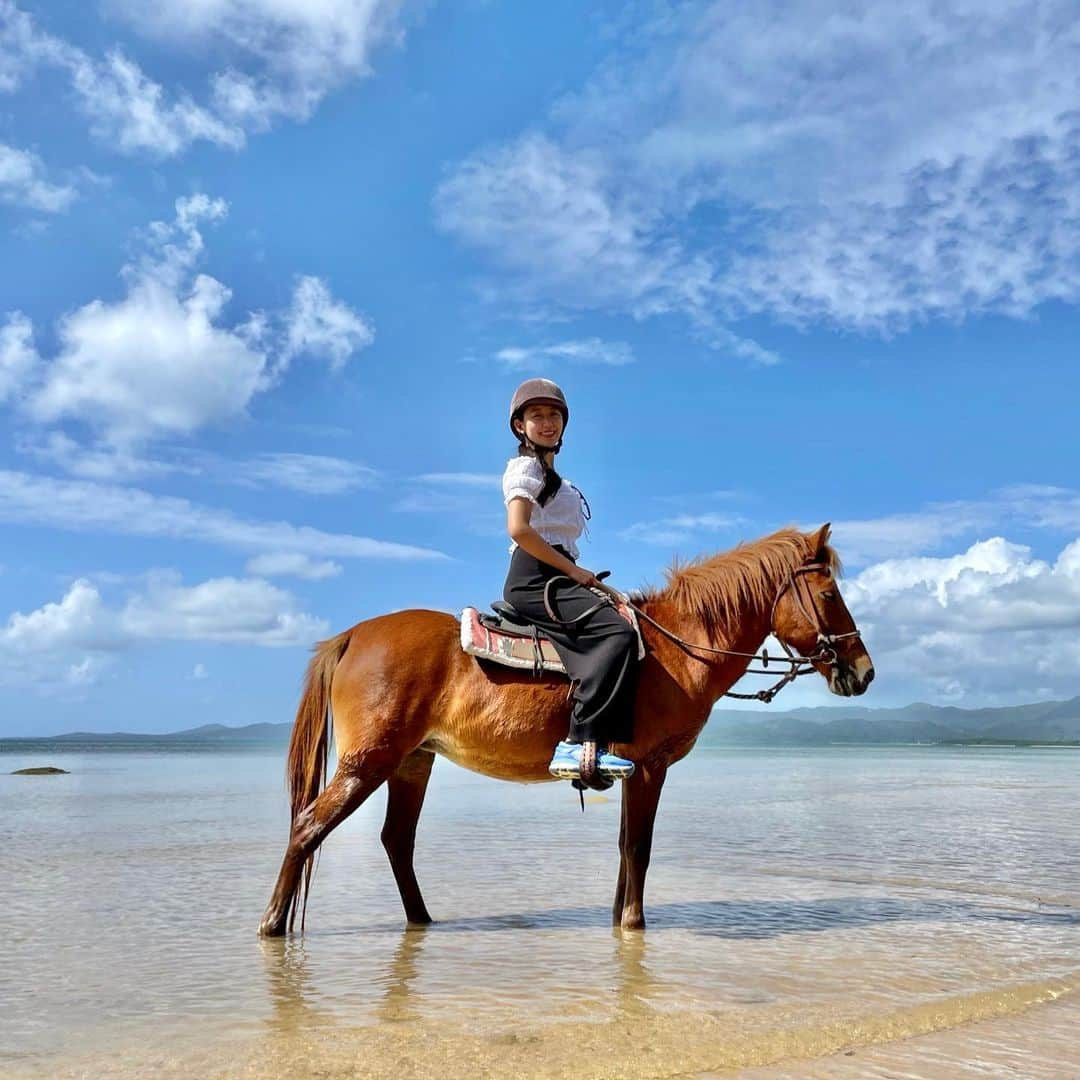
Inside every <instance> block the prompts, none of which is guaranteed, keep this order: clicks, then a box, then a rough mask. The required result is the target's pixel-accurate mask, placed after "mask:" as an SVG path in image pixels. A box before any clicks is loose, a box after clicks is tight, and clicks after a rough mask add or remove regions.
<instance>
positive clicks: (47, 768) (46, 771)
mask: <svg viewBox="0 0 1080 1080" xmlns="http://www.w3.org/2000/svg"><path fill="white" fill-rule="evenodd" d="M61 773H62V774H63V775H64V776H67V775H68V771H67V769H58V768H56V766H55V765H38V766H36V767H35V768H33V769H16V770H15V771H14V772H13V773H12V774H11V775H12V776H59V775H60V774H61Z"/></svg>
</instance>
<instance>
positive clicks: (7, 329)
mask: <svg viewBox="0 0 1080 1080" xmlns="http://www.w3.org/2000/svg"><path fill="white" fill-rule="evenodd" d="M38 360H39V358H38V354H37V350H36V349H35V348H34V328H33V326H32V325H31V323H30V320H29V319H28V318H27V317H26V316H25V315H23V314H22V313H21V312H18V311H15V312H11V313H9V314H8V316H7V319H6V321H5V322H4V324H3V325H2V326H0V402H4V401H7V400H8V399H9V398H12V397H14V396H15V394H16V393H17V392H18V391H19V390H20V389H21V388H22V387H23V386H24V385H25V384H26V382H27V380H28V379H29V378H30V377H31V375H32V374H33V373H34V371H35V370H36V368H37V366H38Z"/></svg>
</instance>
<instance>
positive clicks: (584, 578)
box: [566, 566, 603, 589]
mask: <svg viewBox="0 0 1080 1080" xmlns="http://www.w3.org/2000/svg"><path fill="white" fill-rule="evenodd" d="M566 576H567V577H571V578H573V579H574V580H575V581H576V582H577V583H578V584H579V585H584V586H585V588H587V589H597V588H603V585H602V584H601V583H600V580H599V579H598V578H597V576H596V575H595V574H594V573H593V572H592V571H591V570H586V569H585V567H584V566H575V567H574V569H573V570H571V571H569V572H568V573H567V575H566Z"/></svg>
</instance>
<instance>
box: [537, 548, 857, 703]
mask: <svg viewBox="0 0 1080 1080" xmlns="http://www.w3.org/2000/svg"><path fill="white" fill-rule="evenodd" d="M815 571H816V572H820V573H823V574H826V575H828V576H829V577H831V576H832V567H831V566H829V564H828V563H825V562H813V563H807V564H806V565H804V566H797V567H795V569H793V570H792V571H791V572H790V573H789V574H788V576H787V577H786V578H785V579H784V583H783V584H782V585H781V586H780V588H779V589H778V590H777V593H776V596H775V597H774V598H773V602H772V608H771V609H770V611H769V629H770V630H771V631H772V633H773V634H775V635H776V640H777V641H779V642H780V647H781V648H782V649H783V650H784V652H785V653H787V656H786V657H779V656H769V653H768V650H766V649H762V650H761V652H759V653H746V652H737V651H736V650H735V649H717V648H715V647H714V646H712V645H697V644H694V643H693V642H690V641H684V640H683V639H682V638H681V637H679V635H678V634H675V633H672V631H670V630H668V629H667V627H666V626H661V624H660V623H658V622H657V621H656V620H655V619H654V618H653V617H652V616H651V615H647V614H646V613H645V612H644V611H642V610H641V608H639V607H638V606H637V605H636V604H634V603H632V602H631V601H630V599H629V598H628V597H626V596H624V595H623V594H622V593H620V592H618V591H617V590H615V589H613V588H611V587H610V586H609V585H601V586H600V587H599V588H593V587H591V586H590V588H592V591H593V592H594V593H596V594H597V595H599V596H600V597H601V599H600V600H599V601H598V602H597V603H596V604H594V605H593V606H592V607H591V608H589V609H588V610H587V611H584V612H582V613H581V614H580V615H578V616H576V617H575V618H573V619H562V618H560V617H559V616H558V615H556V614H555V612H554V610H553V608H552V605H551V598H550V589H551V585H552V583H553V582H555V581H558V580H559V579H560V578H564V577H565V578H566V580H567V581H572V580H573V579H572V578H570V577H568V576H567V575H565V574H556V575H555V576H554V577H552V578H549V579H548V581H547V583H546V584H545V586H544V607H545V608H546V609H547V613H548V615H549V616H550V617H551V618H552V620H553V621H555V622H559V623H562V624H563V625H564V626H570V625H572V624H574V623H577V622H580V621H581V620H582V619H585V618H588V616H589V615H591V614H592V613H593V612H594V611H596V609H597V608H599V607H603V606H604V605H605V604H613V603H614V602H615V601H616V600H619V601H621V602H622V603H624V604H626V605H627V607H630V608H632V609H633V610H634V611H635V612H636V613H637V614H638V616H640V617H641V618H642V619H644V620H645V621H646V622H648V623H651V624H652V625H653V626H655V627H656V629H657V630H659V631H660V633H662V634H663V635H664V636H665V637H667V638H670V639H671V640H672V641H674V642H675V644H676V645H678V646H680V647H681V648H682V649H683V650H684V651H686V652H687V653H688V654H689V655H690V656H692V657H693V659H695V660H700V661H701V662H702V663H708V661H707V660H706V659H705V658H704V657H701V656H694V655H693V653H692V652H691V651H690V650H692V649H698V650H701V651H702V652H710V653H719V654H721V655H723V656H740V657H745V658H747V659H748V660H750V661H751V662H752V661H754V660H760V661H761V667H760V668H752V667H747V669H746V671H745V672H744V674H746V675H771V674H772V672H771V671H769V670H768V667H769V664H770V663H779V664H787V665H788V670H787V671H786V672H785V673H784V674H783V675H782V676H781V678H780V680H779V682H777V683H775V684H774V685H772V686H770V687H768V688H767V689H765V690H757V691H755V692H754V693H752V694H737V693H735V692H734V691H732V690H728V691H726V692H725V693H724V694H723V695H722V696H723V697H730V698H739V699H741V700H743V701H763V702H765V703H766V704H768V703H769V702H770V701H772V699H773V698H774V697H776V695H777V694H779V693H780V691H781V690H783V689H784V687H785V686H787V685H788V683H792V682H794V681H795V680H796V679H797V678H799V677H800V676H801V675H810V674H811V673H812V672H813V671H814V665H815V664H826V665H828V666H829V667H832V668H836V667H838V666H839V659H838V657H837V654H836V649H835V647H834V646H835V645H836V643H837V642H838V641H843V640H845V639H847V638H861V637H862V635H861V633H860V631H859V629H858V627H856V628H855V629H854V630H848V631H847V632H846V633H843V634H827V633H826V632H825V629H824V627H823V626H822V624H821V618H820V616H819V615H818V610H817V605H816V604H815V603H814V600H813V597H808V599H809V607H808V606H807V604H806V603H804V602H803V596H802V593H803V585H802V578H803V575H804V574H810V573H814V572H815ZM599 576H600V575H597V577H599ZM604 576H606V575H604ZM788 589H791V595H792V596H793V597H794V599H795V603H796V604H797V605H798V608H799V611H800V613H801V614H802V616H803V618H804V619H806V621H807V622H808V623H809V624H810V626H811V627H812V629H813V630H814V632H815V634H816V635H817V638H816V642H815V644H816V645H817V650H816V651H815V652H814V653H813V654H812V655H810V656H800V655H799V654H798V653H796V652H795V651H794V650H793V649H792V648H791V646H790V645H788V643H787V642H786V641H784V639H783V638H782V637H780V636H779V634H776V630H775V627H774V622H775V618H776V608H777V605H778V604H779V603H780V600H781V598H782V597H783V595H784V593H786V592H787V591H788Z"/></svg>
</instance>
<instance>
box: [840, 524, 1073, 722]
mask: <svg viewBox="0 0 1080 1080" xmlns="http://www.w3.org/2000/svg"><path fill="white" fill-rule="evenodd" d="M843 588H844V596H845V598H846V600H847V601H848V604H849V606H850V608H851V610H852V613H853V614H854V615H855V616H856V618H857V620H858V622H859V624H860V628H861V629H862V630H863V636H864V639H865V640H866V641H867V643H868V644H869V646H870V648H871V651H872V652H873V654H874V661H875V666H876V668H877V671H878V675H879V677H882V678H883V681H884V685H883V687H882V689H883V690H884V691H885V692H889V690H890V689H891V690H892V692H893V694H894V696H897V697H900V696H901V695H905V696H906V697H908V698H910V697H911V696H913V695H918V696H927V697H931V698H934V699H937V700H964V701H974V702H980V701H981V702H988V701H1017V700H1023V699H1025V698H1026V699H1031V698H1038V697H1053V696H1061V697H1068V696H1072V695H1073V694H1075V693H1076V687H1077V684H1078V679H1080V633H1078V631H1080V540H1074V541H1072V542H1071V543H1070V544H1068V545H1066V546H1065V547H1064V548H1063V549H1062V550H1061V552H1060V554H1059V555H1058V557H1057V559H1056V560H1055V561H1054V562H1053V563H1048V562H1045V561H1043V560H1040V559H1037V558H1034V557H1033V556H1032V553H1031V549H1030V548H1028V547H1026V546H1024V545H1021V544H1015V543H1011V542H1009V541H1007V540H1005V539H1004V538H1002V537H994V538H992V539H989V540H984V541H979V542H977V543H975V544H972V545H971V546H970V547H969V548H968V549H967V550H966V551H964V552H961V553H960V554H957V555H951V556H946V557H943V558H917V559H896V560H887V561H885V562H882V563H878V564H875V565H873V566H870V567H868V568H867V569H866V570H864V571H863V572H862V573H861V574H859V575H858V576H857V577H856V578H854V579H853V580H851V581H848V582H846V583H845V584H844V587H843Z"/></svg>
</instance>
